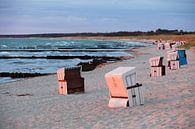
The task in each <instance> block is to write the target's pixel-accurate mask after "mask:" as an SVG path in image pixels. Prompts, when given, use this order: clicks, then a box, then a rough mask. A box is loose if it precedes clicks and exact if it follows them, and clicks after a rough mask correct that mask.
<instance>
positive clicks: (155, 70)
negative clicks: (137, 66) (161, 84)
mask: <svg viewBox="0 0 195 129" xmlns="http://www.w3.org/2000/svg"><path fill="white" fill-rule="evenodd" d="M164 75H165V66H158V67H151V71H150V76H151V77H158V76H164Z"/></svg>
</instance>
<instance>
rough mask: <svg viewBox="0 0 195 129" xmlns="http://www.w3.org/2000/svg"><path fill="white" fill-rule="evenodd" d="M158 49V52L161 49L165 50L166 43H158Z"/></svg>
mask: <svg viewBox="0 0 195 129" xmlns="http://www.w3.org/2000/svg"><path fill="white" fill-rule="evenodd" d="M157 49H158V50H161V49H162V50H163V49H165V46H164V43H158V44H157Z"/></svg>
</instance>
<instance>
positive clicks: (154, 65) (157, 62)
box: [149, 56, 165, 77]
mask: <svg viewBox="0 0 195 129" xmlns="http://www.w3.org/2000/svg"><path fill="white" fill-rule="evenodd" d="M149 63H150V67H151V71H150V76H151V77H153V76H163V75H165V66H164V65H163V57H160V56H156V57H152V58H150V59H149Z"/></svg>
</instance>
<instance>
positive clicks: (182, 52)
mask: <svg viewBox="0 0 195 129" xmlns="http://www.w3.org/2000/svg"><path fill="white" fill-rule="evenodd" d="M178 54H179V63H180V65H186V64H187V56H186V51H185V50H178Z"/></svg>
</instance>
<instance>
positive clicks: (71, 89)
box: [57, 67, 84, 95]
mask: <svg viewBox="0 0 195 129" xmlns="http://www.w3.org/2000/svg"><path fill="white" fill-rule="evenodd" d="M80 71H81V67H71V68H61V69H58V70H57V77H58V93H59V94H62V95H67V94H72V93H83V92H84V78H82V77H81V75H80Z"/></svg>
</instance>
